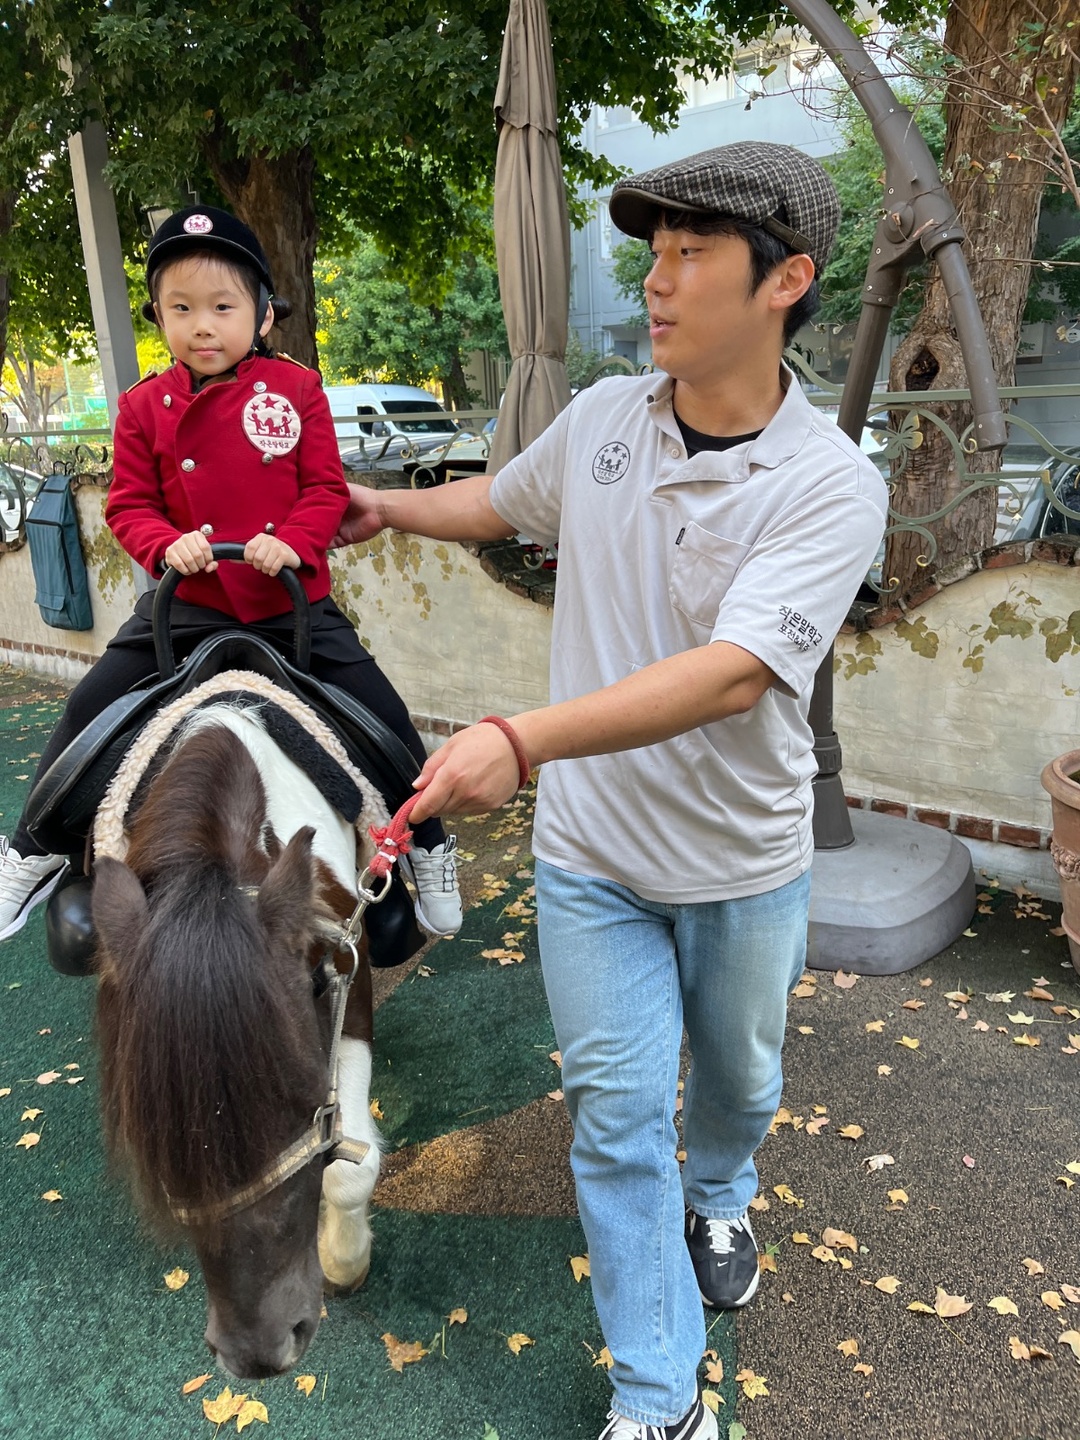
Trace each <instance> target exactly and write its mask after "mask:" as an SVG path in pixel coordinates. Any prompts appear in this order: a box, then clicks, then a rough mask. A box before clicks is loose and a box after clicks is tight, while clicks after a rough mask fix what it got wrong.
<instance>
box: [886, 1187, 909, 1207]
mask: <svg viewBox="0 0 1080 1440" xmlns="http://www.w3.org/2000/svg"><path fill="white" fill-rule="evenodd" d="M889 1199H890V1200H891V1201H892V1203H893V1204H894V1205H906V1204H907V1203H908V1193H907V1191H906V1190H890V1191H889Z"/></svg>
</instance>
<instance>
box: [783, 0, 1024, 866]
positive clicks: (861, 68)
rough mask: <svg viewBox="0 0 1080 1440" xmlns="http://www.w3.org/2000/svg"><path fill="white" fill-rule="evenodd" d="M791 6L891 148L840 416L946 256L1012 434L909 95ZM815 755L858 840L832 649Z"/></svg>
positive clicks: (809, 5) (980, 379)
mask: <svg viewBox="0 0 1080 1440" xmlns="http://www.w3.org/2000/svg"><path fill="white" fill-rule="evenodd" d="M786 5H787V8H788V10H790V11H791V13H792V14H793V15H794V16H795V17H796V18H797V19H798V20H799V21H800V22H801V23H802V24H803V25H804V26H805V27H806V29H807V30H809V32H810V34H811V35H812V36H813V37H814V39H815V40H816V41H817V42H818V43H819V44H820V45H821V47H822V48H823V49H824V50H825V51H826V53H827V54H828V55H829V56H830V57H831V58H832V60H833V61H834V62H835V63H836V65H837V67H838V69H839V70H840V73H841V74H842V75H843V77H844V79H845V80H846V81H847V83H848V85H849V86H850V88H851V91H852V93H853V94H854V96H855V98H856V100H858V102H859V104H860V105H861V106H862V108H863V109H864V110H865V112H866V115H867V118H868V119H869V121H870V124H871V126H872V127H873V131H874V137H875V139H876V140H877V142H878V144H879V146H880V147H881V151H882V154H883V155H884V157H885V177H886V178H885V214H884V215H883V216H882V218H881V220H879V222H878V226H877V230H876V231H875V234H874V244H873V252H872V254H871V258H870V265H869V267H868V269H867V272H866V279H865V282H864V284H863V298H862V311H861V314H860V316H859V323H858V327H857V328H856V331H855V341H854V345H853V348H852V354H851V363H850V365H849V367H848V379H847V382H846V383H845V385H844V393H843V396H842V397H841V401H840V413H839V415H838V417H837V420H838V423H839V425H840V428H841V430H843V431H844V433H845V434H846V435H849V436H850V437H851V438H852V439H853V440H854V441H855V443H856V444H858V443H859V440H860V438H861V435H862V428H863V422H864V421H865V419H866V413H867V408H868V406H869V403H870V397H871V395H872V393H873V388H874V377H875V375H876V374H877V368H878V364H879V362H880V360H881V352H882V349H883V348H884V344H885V336H886V334H887V332H888V329H889V321H890V319H891V317H892V311H893V308H894V307H895V305H896V300H897V297H898V295H899V293H900V288H901V286H902V284H903V281H904V274H905V272H906V271H907V269H908V267H909V266H911V265H913V264H914V263H916V261H918V260H920V259H922V258H923V256H925V257H927V258H928V259H929V258H933V259H935V260H936V261H937V264H938V268H939V270H940V272H941V278H942V281H943V283H944V285H945V292H946V294H947V295H948V298H949V307H950V309H951V311H952V317H953V322H954V324H955V326H956V332H957V337H958V339H959V341H960V349H961V352H962V354H963V356H964V364H965V367H966V369H967V374H968V384H969V386H970V389H971V394H972V401H973V406H974V411H975V429H974V433H975V441H976V446H977V448H978V449H980V450H994V449H997V448H998V447H999V446H1001V445H1004V444H1005V438H1006V428H1005V417H1004V415H1003V413H1002V410H1001V401H1000V399H999V397H998V390H997V378H996V376H995V374H994V367H993V365H992V363H991V361H990V348H989V346H988V344H987V341H986V330H985V328H984V326H983V320H982V315H981V314H980V311H979V306H978V303H977V301H976V299H975V292H974V289H973V288H972V284H971V276H970V275H969V273H968V268H967V263H966V261H965V260H964V254H963V251H962V249H961V248H960V247H961V244H962V242H963V240H964V231H963V227H962V226H961V224H960V221H959V218H958V216H957V214H956V208H955V206H954V205H953V203H952V200H951V198H950V196H949V194H948V191H947V190H946V189H945V186H944V184H943V183H942V180H941V176H940V175H939V174H938V169H937V165H936V164H935V163H934V157H933V156H932V155H931V154H930V150H929V148H928V146H927V144H926V141H925V140H924V139H923V137H922V135H921V134H920V132H919V128H918V126H917V125H916V124H915V121H914V119H913V117H912V115H911V112H910V111H909V110H908V109H907V107H906V106H905V105H902V104H901V103H900V101H899V100H898V99H897V98H896V96H895V95H894V94H893V92H892V89H891V88H890V86H889V84H888V82H887V81H886V80H885V78H884V76H883V75H882V74H881V72H880V71H879V70H878V68H877V66H876V65H875V64H874V62H873V61H872V60H871V58H870V56H869V55H868V54H867V53H866V51H865V49H864V48H863V45H862V42H861V41H860V40H859V39H858V37H857V36H856V35H855V34H854V33H853V32H852V31H851V30H850V29H849V28H848V26H847V25H845V24H844V22H843V21H842V20H841V19H840V17H839V16H838V15H837V14H836V12H835V11H834V10H833V9H832V7H831V6H830V5H829V4H828V3H827V0H786ZM810 724H811V725H812V727H813V730H814V755H815V758H816V759H817V763H818V774H817V776H816V778H815V780H814V845H815V848H816V849H818V850H839V849H843V848H845V847H846V846H848V845H852V844H854V840H855V836H854V833H853V831H852V828H851V820H850V818H849V816H848V809H847V801H846V799H845V798H844V788H843V784H842V782H841V779H840V770H841V763H842V760H841V750H840V741H839V739H838V738H837V735H836V733H835V730H834V728H833V652H832V649H831V648H830V650H829V653H828V654H827V655H826V656H825V658H824V660H823V661H822V663H821V666H820V667H819V669H818V673H817V677H816V679H815V682H814V693H813V697H812V699H811V702H810Z"/></svg>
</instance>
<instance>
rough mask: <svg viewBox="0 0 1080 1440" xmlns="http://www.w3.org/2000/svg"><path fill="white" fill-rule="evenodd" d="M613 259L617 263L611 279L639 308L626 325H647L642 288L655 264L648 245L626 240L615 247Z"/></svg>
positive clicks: (614, 265)
mask: <svg viewBox="0 0 1080 1440" xmlns="http://www.w3.org/2000/svg"><path fill="white" fill-rule="evenodd" d="M612 259H613V260H614V262H615V263H614V264H613V265H612V267H611V278H612V279H613V280H614V282H615V288H616V290H618V292H619V294H620V295H622V296H623V297H624V298H625V299H627V300H630V301H632V302H633V303H634V304H636V305H637V307H638V308H637V309H636V310H635V311H634V313H633V314H632V315H629V316H627V318H626V321H625V322H624V323H625V324H627V325H647V324H648V323H649V312H648V310H647V309H646V307H645V297H644V293H643V290H642V286H643V285H644V284H645V276H646V275H648V273H649V271H650V270H651V269H652V263H653V261H652V251H651V250H650V249H649V246H648V243H647V242H646V241H645V240H624V241H623V243H622V244H621V245H616V246H615V249H614V250H613V251H612Z"/></svg>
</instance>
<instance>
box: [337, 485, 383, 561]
mask: <svg viewBox="0 0 1080 1440" xmlns="http://www.w3.org/2000/svg"><path fill="white" fill-rule="evenodd" d="M385 525H386V522H385V520H383V518H382V516H381V514H380V512H379V492H378V491H377V490H373V489H372V488H371V486H370V485H350V486H349V503H348V505H347V506H346V509H345V514H344V515H343V516H342V517H341V521H340V523H339V524H338V528H337V534H336V535H335V536H334V538H333V539H332V540H331V541H330V549H331V550H336V549H337V548H338V547H339V546H340V545H359V544H360V543H361V541H363V540H370V539H372V537H373V536H375V535H377V534H378V533H379V531H380V530H382V529H384V528H385Z"/></svg>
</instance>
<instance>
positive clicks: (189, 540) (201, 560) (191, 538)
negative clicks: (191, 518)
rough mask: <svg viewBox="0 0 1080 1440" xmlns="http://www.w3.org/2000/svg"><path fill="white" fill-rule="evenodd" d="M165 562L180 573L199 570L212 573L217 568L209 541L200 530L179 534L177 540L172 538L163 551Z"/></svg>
mask: <svg viewBox="0 0 1080 1440" xmlns="http://www.w3.org/2000/svg"><path fill="white" fill-rule="evenodd" d="M165 564H166V565H171V566H172V568H173V569H174V570H179V571H180V574H181V575H194V574H195V573H196V572H197V571H199V570H205V571H206V573H207V574H208V575H212V574H213V572H214V571H215V570H216V569H217V568H218V562H217V561H216V560H215V559H214V552H213V551H212V550H211V549H210V541H209V540H208V539H207V538H206V536H205V535H204V534H203V533H202V531H201V530H191V531H189V533H188V534H187V535H181V536H180V539H179V540H174V541H173V543H172V544H171V545H170V546H169V548H168V549H167V550H166V551H165Z"/></svg>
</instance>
